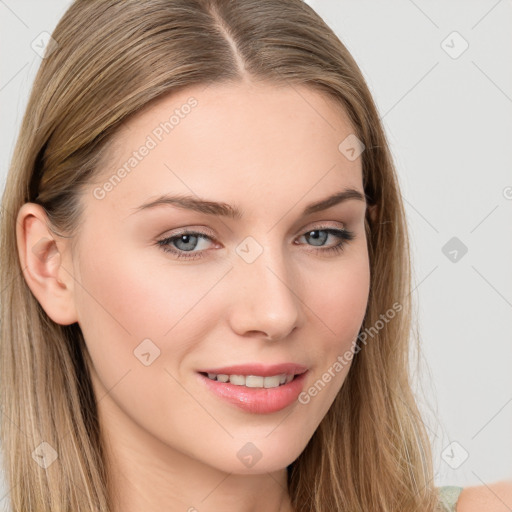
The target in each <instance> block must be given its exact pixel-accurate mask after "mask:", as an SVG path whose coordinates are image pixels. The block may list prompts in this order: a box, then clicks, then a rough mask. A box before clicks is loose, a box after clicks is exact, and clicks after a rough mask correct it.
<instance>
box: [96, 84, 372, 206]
mask: <svg viewBox="0 0 512 512" xmlns="http://www.w3.org/2000/svg"><path fill="white" fill-rule="evenodd" d="M353 133H354V129H353V127H352V125H351V123H350V122H349V120H348V116H347V114H346V113H345V112H344V110H343V108H342V107H341V105H339V104H338V103H337V102H336V101H335V100H334V99H332V98H330V97H329V96H327V95H326V94H323V93H320V92H318V91H316V90H312V89H310V88H307V87H305V86H298V85H293V86H288V85H286V86H277V85H274V84H268V83H265V84H262V83H257V84H255V83H241V84H213V85H209V86H205V85H200V86H194V87H189V88H186V89H182V90H180V91H177V92H173V93H171V94H168V95H165V96H163V97H161V98H158V99H157V100H155V101H153V102H151V103H150V104H148V105H146V107H145V108H144V109H142V110H141V111H139V112H138V113H137V114H136V115H134V116H132V117H131V118H130V119H128V120H127V121H126V122H125V123H124V124H123V126H122V127H121V128H120V130H119V131H118V132H117V133H116V134H115V135H114V140H113V146H112V147H113V151H111V154H110V155H109V156H108V165H107V166H106V167H105V169H103V171H104V172H101V177H100V179H99V180H98V181H97V183H96V186H98V185H100V186H103V188H105V186H104V185H107V186H106V188H107V189H108V193H107V194H106V197H105V200H104V201H102V203H103V204H104V205H106V204H110V203H111V202H113V201H114V202H116V204H117V206H116V208H117V209H124V208H125V210H126V211H125V212H126V213H130V209H132V208H134V207H136V206H138V205H139V204H141V203H142V202H143V201H145V200H147V199H148V198H151V197H154V196H156V195H160V194H163V193H184V194H188V195H190V194H193V195H197V196H199V197H205V198H212V199H217V200H223V201H226V202H237V203H238V204H241V203H244V204H245V202H246V201H247V205H246V206H247V207H248V209H249V210H250V209H251V204H250V202H251V200H252V201H253V202H254V203H253V204H252V206H253V207H254V208H257V209H259V210H260V211H261V208H262V207H266V206H269V207H270V206H271V205H272V204H273V203H275V202H276V201H277V202H281V203H285V204H288V205H290V206H291V205H292V204H295V203H297V202H299V201H300V199H301V197H303V196H307V198H306V202H307V201H308V200H314V199H316V198H318V197H320V196H322V197H323V196H325V193H326V192H327V193H332V192H333V191H334V190H333V188H334V187H335V189H336V190H341V189H342V188H345V187H352V188H359V189H360V190H362V185H361V184H362V170H361V159H360V158H357V159H356V160H352V161H351V160H349V159H347V158H346V157H345V156H344V155H343V154H342V153H341V152H340V150H339V145H340V143H341V142H342V141H343V140H344V139H346V138H347V136H349V135H351V134H353ZM109 183H110V185H108V184H109ZM263 202H264V203H265V204H264V203H263ZM267 203H268V204H267Z"/></svg>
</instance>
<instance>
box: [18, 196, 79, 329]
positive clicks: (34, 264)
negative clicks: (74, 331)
mask: <svg viewBox="0 0 512 512" xmlns="http://www.w3.org/2000/svg"><path fill="white" fill-rule="evenodd" d="M48 224H49V222H48V217H47V215H46V213H45V211H44V209H43V208H42V207H41V206H40V205H38V204H35V203H25V204H24V205H23V206H22V207H21V208H20V211H19V212H18V217H17V222H16V238H17V243H18V254H19V258H20V263H21V268H22V269H23V275H24V277H25V281H26V282H27V285H28V286H29V288H30V290H31V291H32V293H33V294H34V296H35V298H36V299H37V301H38V302H39V303H40V304H41V307H42V308H43V309H44V310H45V311H46V313H47V315H48V316H49V317H50V318H51V319H52V320H53V321H54V322H56V323H58V324H61V325H69V324H72V323H74V322H76V321H77V315H76V309H75V302H74V294H73V290H74V286H73V285H74V279H73V275H72V268H71V260H69V258H68V259H66V258H65V256H66V255H67V254H68V252H67V251H66V249H67V248H68V246H67V240H66V239H63V238H61V237H58V236H57V235H55V234H54V233H53V232H52V231H51V230H50V229H49V227H48ZM68 260H69V261H68Z"/></svg>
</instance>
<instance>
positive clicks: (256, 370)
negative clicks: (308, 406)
mask: <svg viewBox="0 0 512 512" xmlns="http://www.w3.org/2000/svg"><path fill="white" fill-rule="evenodd" d="M292 366H293V367H294V368H295V370H293V369H291V368H292ZM248 368H250V370H249V369H248ZM297 368H298V366H297V365H288V366H286V365H277V366H272V367H256V366H254V365H251V366H232V367H229V368H217V369H215V370H213V371H208V372H207V373H217V374H218V373H224V374H228V375H261V376H264V377H268V376H269V375H278V374H280V373H287V374H291V373H296V372H297ZM276 369H277V371H276ZM300 369H301V371H302V373H301V374H300V375H296V377H295V378H294V379H293V380H292V381H291V382H288V383H287V384H283V385H281V386H279V387H277V388H248V387H246V386H237V385H235V384H231V383H230V382H219V381H216V380H211V379H209V378H208V377H207V376H206V375H202V374H201V373H198V378H199V379H200V381H201V382H202V383H203V384H204V385H205V386H206V387H207V388H208V389H209V390H210V391H211V392H213V393H214V394H215V395H217V396H218V397H220V398H223V399H224V400H226V401H227V402H229V403H230V404H233V405H235V406H237V407H239V408H240V409H243V410H244V411H247V412H250V413H253V414H270V413H273V412H277V411H280V410H282V409H285V408H286V407H289V406H290V405H291V404H293V403H294V402H296V401H297V399H298V397H299V395H300V393H301V392H302V389H303V387H304V381H305V379H306V374H307V370H304V367H302V366H301V367H300Z"/></svg>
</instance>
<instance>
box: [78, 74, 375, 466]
mask: <svg viewBox="0 0 512 512" xmlns="http://www.w3.org/2000/svg"><path fill="white" fill-rule="evenodd" d="M330 101H331V100H329V99H328V98H326V97H324V96H323V95H321V94H319V93H317V92H313V91H311V90H309V89H307V88H304V87H299V86H294V87H293V88H292V87H281V88H278V87H276V86H275V85H273V86H271V85H261V84H256V85H255V84H252V85H247V84H245V83H244V84H237V85H225V84H224V85H210V86H209V87H207V88H205V87H204V86H197V87H193V88H188V89H186V90H182V91H180V92H179V93H174V94H172V95H169V96H166V97H164V98H163V99H159V100H158V101H156V102H154V103H152V104H150V105H149V106H148V107H147V108H146V109H144V110H143V111H142V112H140V113H138V114H137V116H136V117H133V118H131V119H130V120H129V121H128V122H127V123H125V125H123V128H122V129H121V130H120V131H118V132H117V134H116V139H115V140H116V148H115V151H113V152H112V154H111V155H110V161H109V164H108V169H107V168H106V167H105V169H104V170H103V171H102V175H101V177H100V178H99V179H98V180H97V182H96V183H95V184H93V185H90V187H89V189H88V191H87V193H86V194H85V195H84V196H83V198H82V201H83V204H84V205H85V215H84V223H83V226H82V228H81V230H80V232H79V235H78V237H79V238H78V239H77V246H76V248H75V252H74V253H73V257H72V258H73V259H72V262H71V263H70V264H71V265H72V272H73V276H74V279H75V287H74V290H73V298H74V301H75V308H76V316H77V321H78V323H79V325H80V327H81V329H82V331H83V334H84V337H85V340H86V344H87V347H88V350H89V354H90V357H91V360H92V364H93V368H92V378H93V384H94V389H95V393H96V395H97V398H98V400H99V410H100V417H101V421H102V424H103V428H104V430H105V432H106V433H107V435H109V436H110V437H111V439H112V442H113V443H115V444H117V445H118V446H120V445H123V450H126V451H130V452H133V454H134V455H133V457H134V459H136V458H137V457H138V455H136V454H142V453H144V454H150V455H151V457H152V459H153V460H157V461H159V463H160V462H161V463H162V464H164V463H165V461H166V460H170V458H171V457H174V460H176V457H178V458H180V457H181V458H183V457H186V458H187V460H191V459H192V460H194V461H196V462H199V463H203V464H206V465H209V466H212V467H215V468H219V469H221V470H222V471H226V472H230V473H250V472H253V473H262V472H268V471H275V470H277V469H279V468H284V467H285V466H287V465H288V464H290V463H291V462H292V461H293V460H295V459H296V458H297V457H298V455H299V454H300V453H301V451H302V450H303V449H304V448H305V446H306V444H307V442H308V440H309V439H310V438H311V436H312V435H313V433H314V431H315V429H316V428H317V426H318V425H319V423H320V421H321V420H322V418H323V417H324V415H325V414H326V412H327V411H328V409H329V407H330V406H331V404H332V402H333V400H334V398H335V396H336V394H337V393H338V391H339V390H340V388H341V386H342V384H343V381H344V379H345V378H346V376H347V372H348V370H349V367H350V360H351V359H350V357H347V351H348V353H351V351H352V350H353V348H354V347H353V343H354V341H355V339H356V337H357V335H358V332H359V329H360V327H361V323H362V321H363V317H364V314H365V310H366V306H367V299H368V291H369V261H368V252H367V241H366V238H365V230H364V218H365V210H366V203H365V201H364V191H363V186H362V170H361V158H356V157H357V154H358V151H359V148H358V147H356V146H354V141H353V138H352V137H349V139H347V140H346V141H345V139H346V138H347V137H348V136H350V135H351V134H353V129H352V128H351V126H350V124H349V122H348V119H347V117H346V115H345V114H344V113H343V112H342V111H341V110H340V108H339V107H337V106H336V105H335V104H334V103H331V102H330ZM343 141H345V142H343ZM341 143H343V144H341ZM340 144H341V146H340ZM351 148H354V149H355V151H352V150H351ZM123 169H124V170H123ZM346 190H352V191H356V192H358V193H359V194H360V195H361V197H362V199H358V198H357V197H356V195H357V194H355V193H352V195H350V194H349V195H348V198H347V199H345V200H343V201H339V202H332V204H331V205H330V206H328V207H327V208H323V209H317V210H314V209H312V211H306V213H304V210H307V209H308V206H309V205H311V204H312V203H316V202H319V201H322V200H325V199H326V198H328V197H330V196H332V195H334V194H337V193H341V192H343V191H346ZM166 195H168V196H169V197H170V196H179V197H181V198H184V197H185V196H187V197H190V198H189V199H186V201H185V200H184V199H183V201H184V202H183V204H182V205H181V206H180V205H178V203H172V202H171V200H170V199H169V201H168V202H165V201H164V200H162V201H161V202H160V203H157V204H154V205H153V206H146V207H143V205H147V204H148V203H152V202H153V201H156V200H157V199H162V197H163V196H166ZM200 201H205V202H207V203H205V204H203V205H202V206H196V207H194V208H192V205H194V204H199V202H200ZM214 203H222V206H215V204H214ZM234 209H236V210H237V212H239V215H234V216H231V215H229V212H232V211H233V210H234ZM199 210H201V211H199ZM330 230H332V231H330ZM339 230H346V231H348V232H350V233H351V234H352V235H353V238H352V239H351V240H349V239H347V240H345V239H344V238H343V237H342V236H343V232H342V231H341V232H340V231H339ZM340 233H341V235H340ZM166 239H167V241H165V242H164V240H166ZM340 243H342V244H343V246H342V248H341V250H336V249H335V246H337V245H339V244H340ZM338 249H339V248H338ZM229 367H231V368H229ZM207 373H212V374H218V375H220V377H218V378H216V377H215V376H213V375H210V377H213V378H214V379H216V380H212V379H210V378H209V377H208V375H207ZM298 374H301V376H300V377H299V376H296V375H298ZM228 375H234V376H233V377H229V382H223V381H226V380H227V379H228V377H227V376H228ZM248 376H252V377H248ZM265 377H267V378H265ZM292 377H293V379H294V380H292V381H291V382H288V381H289V380H290V379H291V378H292ZM283 381H285V383H284V384H283ZM252 386H255V387H252ZM262 386H263V387H262ZM276 386H277V387H276ZM141 458H142V457H141ZM183 460H185V459H183Z"/></svg>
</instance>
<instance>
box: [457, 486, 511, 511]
mask: <svg viewBox="0 0 512 512" xmlns="http://www.w3.org/2000/svg"><path fill="white" fill-rule="evenodd" d="M484 510H485V512H510V511H511V510H512V480H502V481H500V482H495V483H492V484H488V485H475V486H472V487H465V488H464V490H463V491H462V492H461V493H460V496H459V500H458V501H457V512H482V511H484Z"/></svg>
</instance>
